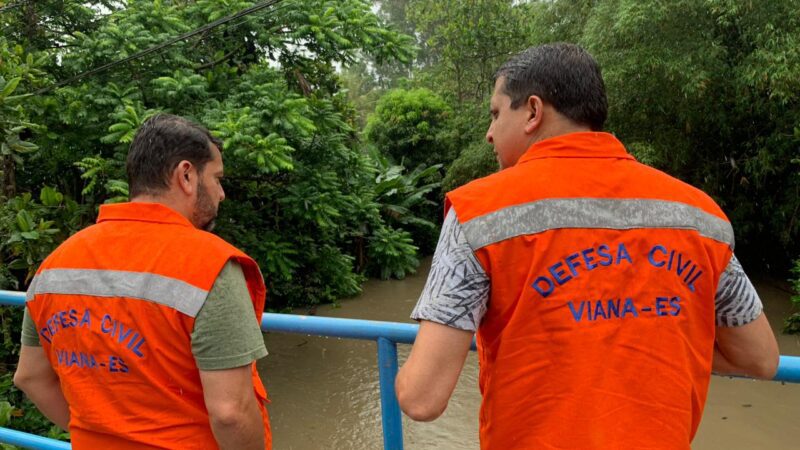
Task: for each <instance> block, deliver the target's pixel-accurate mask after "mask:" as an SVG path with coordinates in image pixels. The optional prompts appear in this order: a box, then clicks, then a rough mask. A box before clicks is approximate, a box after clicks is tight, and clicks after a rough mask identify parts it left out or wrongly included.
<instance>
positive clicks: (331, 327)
mask: <svg viewBox="0 0 800 450" xmlns="http://www.w3.org/2000/svg"><path fill="white" fill-rule="evenodd" d="M2 304H5V305H14V306H24V305H25V293H23V292H15V291H3V290H0V305H2ZM261 329H262V330H264V331H274V332H283V333H298V334H311V335H317V336H332V337H343V338H350V339H366V340H373V341H377V340H378V338H379V337H384V338H386V339H389V340H391V341H394V342H398V343H403V344H411V343H413V342H414V338H415V337H416V335H417V330H418V329H419V326H418V325H416V324H411V323H397V322H380V321H375V320H360V319H339V318H334V317H319V316H298V315H294V314H275V313H265V314H264V315H263V316H262V318H261ZM473 349H474V343H473ZM773 380H774V381H783V382H788V383H800V357H798V356H781V359H780V364H779V366H778V373H777V374H776V375H775V378H773Z"/></svg>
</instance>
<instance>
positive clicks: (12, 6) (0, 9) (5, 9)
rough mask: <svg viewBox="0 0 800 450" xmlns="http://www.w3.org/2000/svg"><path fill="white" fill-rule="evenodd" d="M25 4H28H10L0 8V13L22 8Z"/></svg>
mask: <svg viewBox="0 0 800 450" xmlns="http://www.w3.org/2000/svg"><path fill="white" fill-rule="evenodd" d="M25 3H28V2H17V3H10V4H8V5H5V6H0V13H1V12H6V11H7V10H9V9H11V8H16V7H17V6H22V5H24V4H25Z"/></svg>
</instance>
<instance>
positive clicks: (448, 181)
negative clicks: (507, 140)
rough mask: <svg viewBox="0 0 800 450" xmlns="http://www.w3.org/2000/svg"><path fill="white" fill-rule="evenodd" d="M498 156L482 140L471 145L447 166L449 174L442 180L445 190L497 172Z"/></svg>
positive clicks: (450, 189) (447, 190)
mask: <svg viewBox="0 0 800 450" xmlns="http://www.w3.org/2000/svg"><path fill="white" fill-rule="evenodd" d="M497 169H498V166H497V158H496V157H495V155H494V151H493V150H492V147H491V146H490V145H489V144H487V143H485V142H482V141H478V142H475V143H473V144H471V145H469V146H468V147H467V148H466V149H464V151H463V152H462V153H461V155H459V157H458V158H456V160H455V161H453V164H451V165H450V167H448V168H447V175H445V177H444V181H443V182H442V188H443V190H444V191H446V192H449V191H452V190H453V189H455V188H457V187H459V186H461V185H464V184H467V183H469V182H470V181H472V180H475V179H477V178H481V177H485V176H486V175H489V174H491V173H494V172H497Z"/></svg>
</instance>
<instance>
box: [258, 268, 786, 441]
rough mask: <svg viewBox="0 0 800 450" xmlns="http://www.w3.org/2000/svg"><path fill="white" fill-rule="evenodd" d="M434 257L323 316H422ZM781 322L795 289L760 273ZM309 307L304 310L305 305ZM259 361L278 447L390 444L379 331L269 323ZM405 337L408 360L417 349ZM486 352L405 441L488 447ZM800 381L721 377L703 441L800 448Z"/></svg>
mask: <svg viewBox="0 0 800 450" xmlns="http://www.w3.org/2000/svg"><path fill="white" fill-rule="evenodd" d="M429 264H430V259H428V260H426V262H425V264H423V267H421V268H420V271H419V273H418V274H417V275H415V276H411V277H408V278H406V279H405V280H402V281H375V280H371V281H368V282H367V283H366V284H365V286H364V292H363V294H362V295H360V296H359V297H357V298H354V299H350V300H344V301H342V302H341V306H340V307H338V308H334V307H332V306H324V307H320V308H318V309H317V311H316V314H317V315H319V316H329V317H347V318H355V319H369V320H384V321H394V322H413V321H411V320H410V319H409V318H408V315H409V314H410V312H411V309H412V308H413V307H414V304H415V303H416V300H417V297H418V295H419V293H420V291H421V290H422V286H423V285H424V283H425V276H426V274H427V270H428V266H429ZM755 281H756V283H755V284H756V288H757V289H758V291H759V294H760V295H761V298H762V300H763V301H764V303H765V310H766V313H767V315H768V316H769V317H770V321H771V322H772V325H773V328H774V329H776V330H779V329H780V322H781V320H782V318H783V317H785V315H786V314H787V312H788V308H789V300H788V299H789V293H788V292H787V291H786V290H784V289H782V288H781V287H779V286H777V285H776V284H775V283H774V282H770V281H768V280H755ZM297 313H298V314H302V313H303V312H302V311H298V312H297ZM778 340H779V344H780V349H781V353H782V354H787V355H800V341H799V340H798V338H797V337H794V336H786V335H779V336H778ZM265 342H266V344H267V349H268V350H269V353H270V354H269V356H267V357H266V358H264V359H262V360H261V361H260V362H259V371H260V372H261V376H262V378H263V379H264V381H265V384H266V386H267V389H268V391H269V394H270V398H271V400H272V404H271V405H270V407H269V412H270V418H271V421H272V432H273V439H274V448H275V450H318V449H320V450H322V449H325V450H327V449H336V450H373V449H376V450H378V449H381V448H383V435H382V433H381V409H380V396H379V392H378V368H377V350H376V344H375V343H374V342H371V341H356V340H348V339H336V338H322V337H314V336H302V335H292V334H279V333H267V334H266V335H265ZM410 348H411V347H410V346H408V345H402V344H401V345H398V353H399V359H400V364H402V362H403V361H405V359H406V357H407V356H408V352H409V350H410ZM477 383H478V360H477V356H476V354H475V352H471V353H470V356H469V357H468V359H467V363H466V365H465V367H464V371H463V372H462V374H461V378H460V379H459V382H458V385H457V386H456V390H455V393H454V394H453V398H452V400H451V401H450V404H449V406H448V408H447V411H446V412H445V414H444V415H443V416H442V417H441V418H439V419H438V420H436V421H434V422H431V423H416V422H413V421H411V420H409V419H408V418H406V417H403V438H404V444H405V448H406V449H409V450H416V449H423V450H428V449H442V450H461V449H477V448H478V407H479V406H480V395H479V393H478V386H477ZM798 418H800V385H790V384H786V385H782V384H781V383H775V382H764V381H752V380H743V379H729V378H722V377H713V378H712V380H711V389H710V393H709V398H708V402H707V404H706V409H705V414H704V416H703V422H702V424H701V425H700V430H699V432H698V435H697V437H696V438H695V440H694V443H693V445H692V448H693V449H695V450H719V449H724V450H760V449H764V450H796V449H798V448H800V420H798Z"/></svg>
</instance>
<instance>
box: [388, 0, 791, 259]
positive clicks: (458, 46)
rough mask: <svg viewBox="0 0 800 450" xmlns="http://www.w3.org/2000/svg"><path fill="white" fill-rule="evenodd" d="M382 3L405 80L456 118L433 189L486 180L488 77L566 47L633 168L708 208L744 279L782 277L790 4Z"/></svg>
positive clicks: (787, 205)
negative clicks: (408, 65) (407, 60)
mask: <svg viewBox="0 0 800 450" xmlns="http://www.w3.org/2000/svg"><path fill="white" fill-rule="evenodd" d="M381 4H382V6H383V11H384V14H385V15H386V16H387V17H389V18H390V19H392V20H396V21H398V25H399V26H403V27H406V29H412V30H414V31H415V36H416V37H417V45H418V46H419V47H420V50H419V58H418V59H417V61H416V62H415V66H414V68H415V73H414V77H413V79H412V81H411V82H404V83H405V84H406V85H409V84H410V85H412V86H421V87H427V88H429V89H431V90H432V91H433V92H435V93H436V94H437V95H439V96H441V97H442V98H444V99H445V100H446V101H447V102H448V103H449V105H450V107H451V109H452V110H453V111H455V112H456V113H455V114H454V120H453V121H451V122H450V126H451V127H453V130H454V131H456V136H457V137H456V138H455V139H454V142H455V144H456V149H457V151H458V152H459V153H458V157H457V159H456V160H455V161H454V162H453V163H452V164H451V165H449V166H448V167H447V173H446V175H445V178H444V182H443V187H444V189H445V190H450V189H453V188H455V187H457V186H459V185H461V184H464V183H466V182H468V181H469V180H471V179H474V178H476V177H479V176H483V175H486V174H488V173H490V172H492V171H494V170H496V165H495V163H494V161H493V156H492V154H491V151H490V150H489V148H488V146H486V145H483V144H479V142H480V141H482V140H483V133H484V132H485V127H486V126H487V125H488V114H487V104H488V102H487V101H488V98H489V95H490V92H491V87H492V86H491V85H492V83H491V81H492V80H491V78H492V74H493V71H494V70H496V68H497V67H498V66H499V65H500V64H501V63H502V62H503V61H505V60H506V59H507V58H508V57H509V56H510V55H511V54H514V53H517V52H519V51H520V50H523V49H524V48H527V47H530V46H534V45H538V44H541V43H546V42H555V41H568V42H576V43H579V44H581V45H582V46H584V47H585V48H587V49H588V50H589V51H590V52H591V53H592V54H593V55H595V57H596V58H597V60H598V61H599V63H600V65H601V67H602V68H603V72H604V78H605V80H606V86H607V90H608V96H609V105H610V116H609V121H608V124H607V129H608V130H609V131H611V132H613V133H615V134H616V135H617V136H618V137H619V138H620V139H621V140H622V141H623V142H624V143H625V144H626V145H627V146H628V148H629V150H630V151H631V152H632V153H634V155H635V156H637V157H638V158H639V159H640V160H641V161H643V162H645V163H647V164H650V165H653V166H655V167H657V168H659V169H662V170H665V171H666V172H668V173H670V174H672V175H674V176H677V177H678V178H680V179H682V180H685V181H687V182H689V183H691V184H693V185H695V186H698V187H700V188H702V189H703V190H704V191H706V192H708V193H709V194H710V195H711V196H712V197H714V199H715V200H716V201H717V202H718V203H719V204H720V205H721V206H722V207H723V209H724V210H725V211H726V213H727V214H728V216H729V217H730V219H731V221H732V222H733V225H734V229H735V231H736V239H737V248H736V251H737V254H739V257H740V259H742V260H744V263H745V266H746V268H748V269H749V270H750V271H756V270H759V269H766V270H771V271H774V272H773V273H776V274H783V273H785V272H784V271H785V270H787V269H788V268H789V266H790V261H791V260H792V259H794V258H795V257H796V256H797V255H798V254H800V239H798V237H800V235H799V234H800V170H799V169H800V167H798V164H800V150H798V149H800V102H798V99H799V98H800V97H798V95H797V94H798V92H800V77H798V76H797V74H798V73H800V41H798V40H799V39H800V2H798V1H797V0H780V1H772V2H768V3H763V2H762V3H753V2H750V1H747V0H703V1H690V0H667V1H660V2H642V1H637V0H604V1H600V2H586V1H576V0H554V1H523V2H519V1H504V0H495V1H474V2H472V1H471V2H458V1H449V0H448V1H432V0H395V1H385V2H381ZM416 151H422V152H424V150H420V149H418V150H416Z"/></svg>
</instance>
